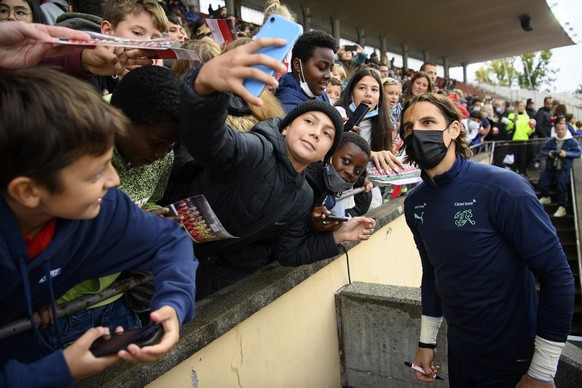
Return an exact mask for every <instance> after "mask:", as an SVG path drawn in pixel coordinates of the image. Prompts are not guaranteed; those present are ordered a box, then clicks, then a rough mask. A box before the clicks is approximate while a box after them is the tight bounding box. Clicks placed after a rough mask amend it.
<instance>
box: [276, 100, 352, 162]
mask: <svg viewBox="0 0 582 388" xmlns="http://www.w3.org/2000/svg"><path fill="white" fill-rule="evenodd" d="M313 111H319V112H322V113H324V114H325V115H326V116H327V117H329V119H330V120H331V122H332V123H333V126H334V128H335V136H334V138H333V144H332V146H331V148H330V150H329V151H328V152H327V154H325V159H324V160H326V161H327V160H329V159H330V158H331V156H332V155H333V153H334V152H335V150H336V149H337V147H338V146H339V143H340V140H341V139H342V133H343V132H344V121H343V119H342V116H341V114H340V113H339V112H338V111H337V109H336V108H335V107H334V106H333V105H331V104H330V103H329V102H325V101H322V100H308V101H304V102H302V103H300V104H299V105H297V106H296V107H295V108H294V109H293V110H292V111H291V112H289V113H288V114H287V116H285V117H284V118H283V120H281V122H280V124H279V131H282V130H283V129H285V128H287V127H288V126H289V124H291V123H292V122H293V120H295V119H296V118H297V117H299V116H301V115H302V114H304V113H307V112H313Z"/></svg>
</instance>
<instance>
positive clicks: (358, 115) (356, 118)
mask: <svg viewBox="0 0 582 388" xmlns="http://www.w3.org/2000/svg"><path fill="white" fill-rule="evenodd" d="M368 111H370V106H369V105H366V104H364V103H363V102H362V103H360V105H358V107H357V108H356V110H355V111H354V113H353V114H352V117H350V118H349V119H348V121H346V123H345V124H344V132H349V131H351V130H352V129H353V128H354V126H356V125H358V124H360V122H361V121H362V120H363V119H364V117H365V116H366V113H368Z"/></svg>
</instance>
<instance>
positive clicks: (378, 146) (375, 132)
mask: <svg viewBox="0 0 582 388" xmlns="http://www.w3.org/2000/svg"><path fill="white" fill-rule="evenodd" d="M360 103H365V104H367V105H369V106H370V111H369V112H368V113H367V114H366V115H365V116H364V119H363V120H362V121H361V122H360V124H359V125H358V126H357V127H354V130H355V131H356V132H357V131H359V134H360V136H362V137H363V138H364V139H366V141H367V142H368V143H369V144H370V148H371V149H372V161H373V162H374V164H376V168H377V169H378V170H384V171H391V170H396V169H397V167H396V164H399V163H400V162H399V161H398V159H397V158H396V156H394V154H393V153H392V123H391V122H390V111H389V109H388V104H387V103H386V97H385V95H384V92H383V89H382V81H381V80H380V76H379V75H378V72H377V71H375V70H371V69H362V70H360V71H358V72H356V73H355V74H354V75H353V77H352V78H351V80H350V82H349V83H348V86H347V87H346V90H345V91H344V94H343V97H342V99H341V103H340V104H339V105H340V106H339V107H340V108H341V109H338V110H339V111H340V113H342V114H343V115H344V116H346V117H348V118H349V117H351V116H352V114H353V112H354V111H355V110H356V107H357V106H358V105H359V104H360ZM395 163H396V164H395ZM372 196H373V199H372V204H371V205H370V208H371V209H373V208H374V207H378V206H379V205H381V204H382V194H381V193H380V189H379V188H374V190H372Z"/></svg>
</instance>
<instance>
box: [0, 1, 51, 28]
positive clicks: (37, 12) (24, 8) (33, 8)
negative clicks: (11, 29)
mask: <svg viewBox="0 0 582 388" xmlns="http://www.w3.org/2000/svg"><path fill="white" fill-rule="evenodd" d="M7 20H20V21H23V22H26V23H42V24H46V21H45V18H44V14H43V13H42V11H41V9H40V5H39V3H38V1H37V0H0V22H3V21H7Z"/></svg>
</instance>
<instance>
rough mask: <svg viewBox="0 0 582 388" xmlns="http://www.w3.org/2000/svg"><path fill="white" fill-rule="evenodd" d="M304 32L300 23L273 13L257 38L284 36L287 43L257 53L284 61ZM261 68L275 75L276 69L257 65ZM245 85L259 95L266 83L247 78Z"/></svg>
mask: <svg viewBox="0 0 582 388" xmlns="http://www.w3.org/2000/svg"><path fill="white" fill-rule="evenodd" d="M302 33H303V27H302V26H301V25H300V24H297V23H295V22H292V21H290V20H287V19H285V18H283V17H281V16H279V15H273V16H271V17H269V19H267V21H266V22H265V24H263V27H261V30H260V31H259V33H258V34H257V35H256V37H255V39H258V38H283V39H285V41H286V43H285V45H284V46H278V47H275V46H271V47H265V48H263V49H261V50H259V51H257V54H265V55H268V56H270V57H271V58H274V59H276V60H277V61H279V62H283V60H284V59H285V57H286V56H287V54H288V53H289V52H290V51H291V49H292V48H293V45H294V44H295V42H296V41H297V39H298V38H299V36H301V34H302ZM255 67H256V68H258V69H261V70H262V71H264V72H265V73H267V74H269V75H273V74H274V73H275V71H274V70H273V69H271V68H269V67H266V66H263V65H259V66H255ZM243 86H244V87H245V88H246V89H247V90H248V91H249V92H250V93H251V94H252V95H253V96H255V97H258V96H259V95H260V94H261V93H262V92H263V89H264V88H265V84H264V83H262V82H260V81H258V80H256V79H254V78H247V79H245V80H244V82H243Z"/></svg>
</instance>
